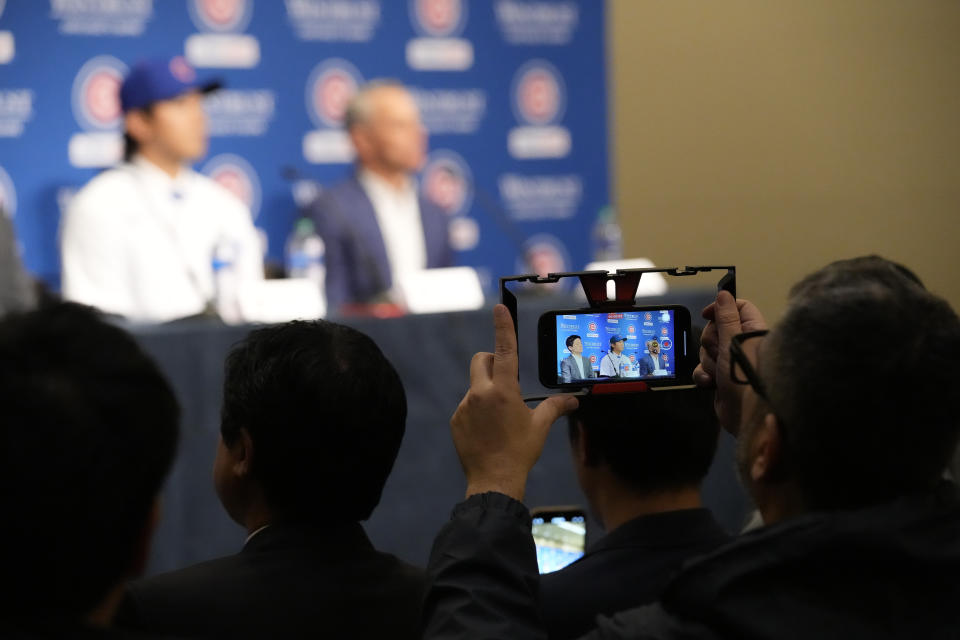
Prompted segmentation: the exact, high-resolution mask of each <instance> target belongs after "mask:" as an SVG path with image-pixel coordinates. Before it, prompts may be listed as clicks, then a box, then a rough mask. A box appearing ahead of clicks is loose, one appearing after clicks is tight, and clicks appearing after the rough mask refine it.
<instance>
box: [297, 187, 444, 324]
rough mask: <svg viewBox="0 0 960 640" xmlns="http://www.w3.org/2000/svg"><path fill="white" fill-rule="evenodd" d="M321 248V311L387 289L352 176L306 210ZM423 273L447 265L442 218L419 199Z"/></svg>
mask: <svg viewBox="0 0 960 640" xmlns="http://www.w3.org/2000/svg"><path fill="white" fill-rule="evenodd" d="M308 214H309V216H310V217H311V218H312V219H313V222H314V225H315V227H316V229H317V231H318V233H319V234H320V236H321V237H322V238H323V241H324V244H325V245H326V255H325V258H324V260H325V263H326V267H327V281H326V294H327V308H328V309H331V310H333V311H335V310H336V309H337V308H338V307H340V306H341V305H343V304H349V303H363V302H369V301H371V300H372V299H374V298H375V297H376V296H377V295H378V294H380V293H383V292H384V291H386V290H388V289H389V288H390V287H391V286H393V276H392V274H391V272H390V262H389V260H388V259H387V249H386V247H385V246H384V244H383V236H382V234H381V233H380V225H379V224H377V216H376V214H375V213H374V211H373V203H371V202H370V198H369V197H367V194H366V192H365V191H364V190H363V187H362V186H361V184H360V182H359V180H358V179H357V176H356V175H352V176H351V177H350V178H349V179H347V180H345V181H343V182H341V183H339V184H336V185H334V186H332V187H330V188H329V189H326V190H324V191H323V193H321V194H320V197H319V198H317V200H316V202H314V203H313V204H312V205H311V206H310V209H309V211H308ZM420 220H421V223H422V224H423V236H424V241H425V242H424V244H425V246H426V249H427V268H428V269H435V268H439V267H449V266H451V265H452V264H453V252H452V250H451V249H450V240H449V232H448V229H447V226H448V222H447V215H446V214H445V213H444V212H443V210H442V209H440V207H438V206H437V205H435V204H434V203H432V202H430V201H429V200H427V199H426V198H423V197H421V198H420Z"/></svg>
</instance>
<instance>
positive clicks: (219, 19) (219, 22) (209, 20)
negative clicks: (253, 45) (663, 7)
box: [187, 0, 253, 33]
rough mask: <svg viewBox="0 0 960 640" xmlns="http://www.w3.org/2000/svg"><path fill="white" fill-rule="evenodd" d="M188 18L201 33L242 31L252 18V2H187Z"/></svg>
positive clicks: (229, 0) (228, 0)
mask: <svg viewBox="0 0 960 640" xmlns="http://www.w3.org/2000/svg"><path fill="white" fill-rule="evenodd" d="M187 6H188V7H189V8H190V17H191V18H192V19H193V24H195V25H196V26H197V28H198V29H200V30H201V31H215V32H218V33H231V32H237V31H243V30H244V29H246V28H247V25H248V24H250V18H251V17H253V1H252V0H189V2H188V5H187Z"/></svg>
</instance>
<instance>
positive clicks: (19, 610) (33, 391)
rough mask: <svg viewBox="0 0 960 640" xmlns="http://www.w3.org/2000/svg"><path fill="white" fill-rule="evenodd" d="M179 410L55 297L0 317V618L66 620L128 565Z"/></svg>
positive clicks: (126, 353) (124, 340) (123, 338)
mask: <svg viewBox="0 0 960 640" xmlns="http://www.w3.org/2000/svg"><path fill="white" fill-rule="evenodd" d="M179 411H180V410H179V407H178V405H177V401H176V398H175V397H174V394H173V391H172V390H171V388H170V386H169V384H168V383H167V382H166V380H165V379H164V377H163V376H162V375H161V373H160V371H159V370H158V369H157V366H156V365H155V364H154V363H153V361H152V360H151V359H150V358H149V357H148V356H147V355H146V354H145V353H144V352H143V351H142V350H141V349H140V347H139V346H138V345H137V343H136V342H135V341H134V340H133V338H132V337H131V336H130V335H129V334H127V333H126V332H124V331H122V330H121V329H119V328H117V327H114V326H111V325H109V324H107V323H106V322H105V321H104V320H102V319H101V318H100V317H99V315H98V314H97V313H96V312H94V311H93V310H92V309H90V308H87V307H82V306H80V305H76V304H59V305H56V306H52V307H47V308H45V309H42V310H39V311H33V312H30V313H26V314H21V315H11V316H8V317H7V318H5V319H4V320H2V321H0V425H2V433H3V441H2V445H0V485H2V487H3V490H2V492H0V495H2V498H0V511H2V513H4V514H5V517H4V522H3V525H2V529H3V536H2V539H3V544H2V548H3V555H2V564H3V574H4V577H5V579H6V580H7V581H8V583H9V584H10V585H15V588H13V589H11V590H10V591H8V592H7V595H6V596H4V598H3V599H2V603H0V610H2V612H3V613H2V617H3V618H6V619H9V618H11V617H20V618H30V617H33V618H36V619H39V618H37V616H42V618H43V619H50V618H62V619H73V620H76V619H78V618H79V617H82V616H83V615H84V614H86V613H88V612H89V611H90V610H91V609H93V608H94V607H95V606H96V605H98V604H99V603H100V602H101V601H102V600H103V598H104V597H105V596H106V595H107V593H108V592H109V590H110V589H111V588H113V587H114V586H115V585H117V584H118V583H119V582H120V581H121V580H123V579H124V578H125V577H127V576H128V575H130V572H132V571H133V570H134V568H135V567H134V563H135V562H136V561H137V560H138V557H137V554H138V552H139V551H140V549H141V547H140V546H139V545H140V544H141V543H142V540H143V534H144V532H145V530H146V527H147V523H148V522H149V517H150V513H151V509H152V507H153V504H154V501H155V499H156V495H157V493H158V491H159V490H160V487H161V484H162V482H163V478H164V476H165V475H166V473H167V471H168V470H169V468H170V465H171V463H172V461H173V456H174V451H175V448H176V442H177V429H178V422H179Z"/></svg>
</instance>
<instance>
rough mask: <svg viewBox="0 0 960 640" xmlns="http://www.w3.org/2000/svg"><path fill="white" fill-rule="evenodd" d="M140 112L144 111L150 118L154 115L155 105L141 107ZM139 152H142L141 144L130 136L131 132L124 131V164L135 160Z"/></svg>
mask: <svg viewBox="0 0 960 640" xmlns="http://www.w3.org/2000/svg"><path fill="white" fill-rule="evenodd" d="M139 110H140V111H143V112H144V114H146V115H148V116H149V115H152V114H153V105H152V104H148V105H146V106H145V107H141V108H140V109H139ZM124 115H126V114H124ZM139 150H140V143H139V142H137V141H136V139H134V137H133V136H131V135H130V132H129V131H124V132H123V160H124V162H130V161H131V160H133V156H135V155H136V154H137V151H139Z"/></svg>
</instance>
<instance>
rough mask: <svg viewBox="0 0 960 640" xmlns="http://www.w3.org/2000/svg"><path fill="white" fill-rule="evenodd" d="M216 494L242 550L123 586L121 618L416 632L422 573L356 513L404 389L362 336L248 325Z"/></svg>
mask: <svg viewBox="0 0 960 640" xmlns="http://www.w3.org/2000/svg"><path fill="white" fill-rule="evenodd" d="M223 395H224V399H223V409H222V415H221V428H220V431H221V439H220V443H219V448H218V449H217V457H216V461H215V463H214V470H213V475H214V484H215V486H216V490H217V495H218V496H219V497H220V500H221V502H222V503H223V506H224V508H225V509H226V511H227V513H228V514H230V517H231V518H233V519H234V520H235V521H236V522H237V523H239V524H240V525H242V526H243V527H244V529H246V531H247V533H248V537H247V540H246V543H245V544H244V546H243V549H242V550H241V551H240V553H238V554H236V555H232V556H227V557H224V558H220V559H216V560H211V561H208V562H204V563H201V564H198V565H194V566H192V567H188V568H186V569H182V570H180V571H174V572H172V573H167V574H163V575H159V576H156V577H153V578H149V579H147V580H144V581H142V582H139V583H135V584H134V585H132V586H131V588H130V591H129V593H128V594H127V600H126V602H125V607H124V610H123V611H122V613H121V616H120V622H121V623H122V624H124V625H127V626H130V627H134V628H138V629H143V630H152V631H157V632H164V633H170V634H172V635H205V636H209V637H217V638H220V637H255V638H270V637H277V638H283V637H302V636H304V635H310V636H318V635H322V636H326V637H331V638H346V637H358V638H359V637H366V638H376V637H383V638H386V637H390V638H416V637H419V636H418V621H419V612H420V603H421V599H422V596H423V590H424V575H423V571H422V570H419V569H416V568H414V567H412V566H409V565H407V564H405V563H403V562H401V561H399V560H398V559H397V558H395V557H393V556H390V555H387V554H385V553H380V552H378V551H377V550H376V549H374V548H373V546H372V545H371V544H370V541H369V540H368V539H367V536H366V534H365V533H364V531H363V527H362V526H361V525H360V521H361V520H366V519H367V518H369V517H370V514H371V513H372V512H373V509H374V508H375V507H376V506H377V503H378V502H379V501H380V494H381V492H382V491H383V486H384V483H385V482H386V480H387V476H388V475H389V474H390V470H391V468H392V467H393V462H394V459H395V458H396V456H397V450H398V449H399V448H400V442H401V440H402V438H403V432H404V425H405V421H406V415H407V405H406V397H405V395H404V391H403V385H402V384H401V382H400V378H399V377H398V376H397V373H396V371H395V370H394V368H393V366H392V365H391V364H390V363H389V362H388V361H387V359H386V358H385V357H384V355H383V354H382V353H381V352H380V349H378V348H377V345H376V344H374V342H373V341H372V340H371V339H370V338H368V337H367V336H365V335H364V334H362V333H360V332H359V331H356V330H354V329H351V328H349V327H345V326H342V325H338V324H332V323H329V322H323V321H318V322H293V323H289V324H286V325H280V326H275V327H268V328H265V329H259V330H257V331H254V332H252V333H251V334H250V335H249V337H248V338H247V339H246V340H244V341H243V342H242V343H240V345H239V346H237V347H236V348H234V350H233V351H232V352H231V353H230V355H229V356H228V358H227V363H226V378H225V380H224V391H223Z"/></svg>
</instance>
